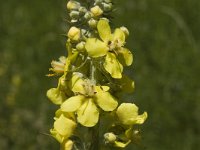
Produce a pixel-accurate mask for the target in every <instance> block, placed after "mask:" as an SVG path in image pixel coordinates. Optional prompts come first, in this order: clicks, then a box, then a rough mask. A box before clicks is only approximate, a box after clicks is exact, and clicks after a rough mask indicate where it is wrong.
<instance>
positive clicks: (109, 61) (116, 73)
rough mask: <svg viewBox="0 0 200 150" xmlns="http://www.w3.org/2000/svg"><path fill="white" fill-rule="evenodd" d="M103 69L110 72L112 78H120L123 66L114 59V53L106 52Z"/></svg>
mask: <svg viewBox="0 0 200 150" xmlns="http://www.w3.org/2000/svg"><path fill="white" fill-rule="evenodd" d="M103 65H104V68H105V70H106V71H107V72H108V73H110V75H111V76H112V77H113V78H116V79H120V78H122V71H123V66H122V65H121V64H120V62H119V61H118V60H117V59H116V56H115V54H113V53H110V52H108V54H107V55H106V59H105V62H104V64H103Z"/></svg>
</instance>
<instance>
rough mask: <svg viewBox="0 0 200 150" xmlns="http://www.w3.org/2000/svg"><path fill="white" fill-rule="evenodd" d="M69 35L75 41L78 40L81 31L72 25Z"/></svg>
mask: <svg viewBox="0 0 200 150" xmlns="http://www.w3.org/2000/svg"><path fill="white" fill-rule="evenodd" d="M67 36H68V37H69V38H70V39H71V40H73V41H78V40H79V39H80V36H81V31H80V29H79V28H76V27H71V28H70V29H69V31H68V34H67Z"/></svg>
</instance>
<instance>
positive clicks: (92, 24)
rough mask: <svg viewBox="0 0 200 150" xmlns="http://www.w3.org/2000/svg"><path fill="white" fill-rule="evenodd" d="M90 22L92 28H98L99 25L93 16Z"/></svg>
mask: <svg viewBox="0 0 200 150" xmlns="http://www.w3.org/2000/svg"><path fill="white" fill-rule="evenodd" d="M88 24H89V26H90V27H91V28H96V27H97V21H96V20H95V19H93V18H91V19H90V20H89V21H88Z"/></svg>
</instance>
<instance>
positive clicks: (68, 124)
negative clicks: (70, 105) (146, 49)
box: [50, 109, 76, 143]
mask: <svg viewBox="0 0 200 150" xmlns="http://www.w3.org/2000/svg"><path fill="white" fill-rule="evenodd" d="M54 119H55V122H54V128H53V129H51V130H50V133H51V134H52V136H53V137H54V138H55V139H56V140H58V141H59V142H60V143H63V141H64V140H66V139H68V138H69V137H70V136H71V135H72V134H73V131H74V129H75V128H76V122H75V121H74V116H73V114H72V113H62V112H61V110H60V109H59V110H58V111H57V112H56V117H55V118H54Z"/></svg>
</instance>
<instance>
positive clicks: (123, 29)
mask: <svg viewBox="0 0 200 150" xmlns="http://www.w3.org/2000/svg"><path fill="white" fill-rule="evenodd" d="M120 29H121V30H122V31H123V32H124V34H125V36H126V37H128V36H129V31H128V29H127V28H126V27H124V26H122V27H120Z"/></svg>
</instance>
